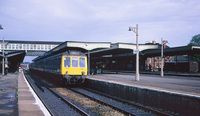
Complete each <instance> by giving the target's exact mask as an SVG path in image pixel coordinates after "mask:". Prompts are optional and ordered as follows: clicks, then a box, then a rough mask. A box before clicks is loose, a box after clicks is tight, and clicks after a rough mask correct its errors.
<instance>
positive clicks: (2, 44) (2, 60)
mask: <svg viewBox="0 0 200 116" xmlns="http://www.w3.org/2000/svg"><path fill="white" fill-rule="evenodd" d="M2 47H3V56H2V75H4V38H3V42H2Z"/></svg>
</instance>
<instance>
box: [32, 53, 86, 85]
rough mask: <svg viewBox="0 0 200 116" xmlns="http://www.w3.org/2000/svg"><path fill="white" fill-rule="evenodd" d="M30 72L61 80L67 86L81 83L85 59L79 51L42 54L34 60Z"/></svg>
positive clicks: (83, 75) (84, 72)
mask: <svg viewBox="0 0 200 116" xmlns="http://www.w3.org/2000/svg"><path fill="white" fill-rule="evenodd" d="M30 71H31V72H34V73H36V74H41V75H44V76H49V77H53V78H54V79H56V80H62V82H65V84H67V85H70V84H78V83H83V82H84V80H85V78H86V75H87V57H86V55H85V54H83V53H81V52H80V51H66V52H63V53H59V54H56V55H55V54H44V55H43V56H42V57H38V58H36V59H34V62H33V63H32V64H30ZM63 80H64V81H63Z"/></svg>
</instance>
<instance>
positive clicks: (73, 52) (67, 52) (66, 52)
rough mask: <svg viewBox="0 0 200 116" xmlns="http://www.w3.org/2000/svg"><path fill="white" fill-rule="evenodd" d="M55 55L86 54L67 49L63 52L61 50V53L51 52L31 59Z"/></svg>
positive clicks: (36, 59)
mask: <svg viewBox="0 0 200 116" xmlns="http://www.w3.org/2000/svg"><path fill="white" fill-rule="evenodd" d="M55 55H73V56H86V55H85V54H84V53H82V52H81V51H76V50H68V51H65V52H62V53H59V54H53V53H50V54H44V55H43V56H39V57H37V58H35V59H34V60H33V61H38V60H41V59H45V58H48V57H51V56H55Z"/></svg>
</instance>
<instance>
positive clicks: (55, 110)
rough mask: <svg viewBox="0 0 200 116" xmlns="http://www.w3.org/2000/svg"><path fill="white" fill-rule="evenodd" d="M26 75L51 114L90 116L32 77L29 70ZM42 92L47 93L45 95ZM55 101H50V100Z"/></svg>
mask: <svg viewBox="0 0 200 116" xmlns="http://www.w3.org/2000/svg"><path fill="white" fill-rule="evenodd" d="M24 72H25V73H24V74H25V77H26V79H27V80H28V82H29V84H30V85H31V87H32V88H33V89H34V91H35V92H36V94H37V95H38V96H39V98H40V100H41V101H42V102H43V104H44V105H45V107H46V108H47V110H48V111H49V112H50V114H51V115H53V116H54V115H77V116H78V115H81V116H89V114H87V113H86V112H85V111H83V110H82V109H80V108H79V107H77V106H76V105H75V104H73V103H71V102H70V101H68V100H67V99H65V97H63V96H62V95H61V94H59V93H58V92H57V91H55V90H53V89H51V88H49V87H48V86H47V85H46V84H44V83H42V82H41V81H38V80H37V79H34V78H32V77H31V76H30V75H29V74H28V72H27V71H24ZM42 94H46V95H45V96H43V95H42ZM51 101H52V102H53V103H50V102H51Z"/></svg>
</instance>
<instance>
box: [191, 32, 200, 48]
mask: <svg viewBox="0 0 200 116" xmlns="http://www.w3.org/2000/svg"><path fill="white" fill-rule="evenodd" d="M188 45H192V46H200V34H198V35H195V36H193V37H192V39H191V40H190V43H189V44H188Z"/></svg>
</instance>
